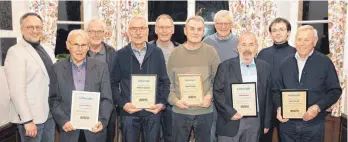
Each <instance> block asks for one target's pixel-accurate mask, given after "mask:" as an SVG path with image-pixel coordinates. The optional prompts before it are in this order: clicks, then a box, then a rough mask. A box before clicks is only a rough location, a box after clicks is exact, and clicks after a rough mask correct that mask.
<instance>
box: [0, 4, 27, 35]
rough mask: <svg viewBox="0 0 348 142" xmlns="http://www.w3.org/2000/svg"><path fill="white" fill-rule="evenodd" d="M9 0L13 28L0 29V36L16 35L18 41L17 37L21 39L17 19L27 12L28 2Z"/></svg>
mask: <svg viewBox="0 0 348 142" xmlns="http://www.w3.org/2000/svg"><path fill="white" fill-rule="evenodd" d="M11 1H12V4H11V7H12V24H13V30H12V31H9V30H0V37H17V41H18V40H19V39H21V31H20V24H19V19H20V18H21V16H22V15H23V14H25V13H27V12H29V2H28V1H18V0H11Z"/></svg>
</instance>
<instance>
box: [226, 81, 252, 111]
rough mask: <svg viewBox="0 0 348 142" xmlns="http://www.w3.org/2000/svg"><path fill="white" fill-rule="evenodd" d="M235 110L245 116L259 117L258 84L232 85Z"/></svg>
mask: <svg viewBox="0 0 348 142" xmlns="http://www.w3.org/2000/svg"><path fill="white" fill-rule="evenodd" d="M231 88H232V89H231V90H232V104H233V106H232V107H233V108H234V109H235V110H237V111H238V112H239V113H240V114H242V115H243V117H244V116H251V117H254V116H257V100H256V99H257V98H256V97H257V96H256V83H255V82H245V83H232V84H231Z"/></svg>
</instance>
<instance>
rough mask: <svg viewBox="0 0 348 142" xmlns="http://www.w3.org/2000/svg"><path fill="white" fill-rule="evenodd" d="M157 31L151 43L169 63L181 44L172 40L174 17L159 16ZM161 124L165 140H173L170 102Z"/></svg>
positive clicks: (156, 25) (167, 141)
mask: <svg viewBox="0 0 348 142" xmlns="http://www.w3.org/2000/svg"><path fill="white" fill-rule="evenodd" d="M155 33H156V35H157V39H156V40H154V41H151V42H150V43H152V44H155V45H157V47H159V48H161V49H162V52H163V55H164V59H165V61H166V64H167V63H168V58H169V55H170V53H172V51H173V50H174V48H175V47H177V46H179V43H177V42H175V41H172V40H171V38H172V35H173V34H174V22H173V19H172V17H170V16H169V15H167V14H162V15H160V16H158V17H157V19H156V24H155ZM161 124H162V130H163V138H164V141H165V142H171V141H172V106H171V105H170V104H167V106H166V109H165V110H164V111H163V113H162V119H161Z"/></svg>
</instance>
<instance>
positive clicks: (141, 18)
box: [128, 15, 148, 27]
mask: <svg viewBox="0 0 348 142" xmlns="http://www.w3.org/2000/svg"><path fill="white" fill-rule="evenodd" d="M134 20H144V21H145V23H146V24H145V25H146V27H148V22H147V20H146V18H145V17H144V16H142V15H137V16H134V17H132V18H131V19H130V20H129V23H128V25H130V23H132V22H133V21H134Z"/></svg>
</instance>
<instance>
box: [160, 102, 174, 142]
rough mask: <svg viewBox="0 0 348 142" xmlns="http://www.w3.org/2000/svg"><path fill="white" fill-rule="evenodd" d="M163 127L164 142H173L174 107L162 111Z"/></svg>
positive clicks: (167, 107)
mask: <svg viewBox="0 0 348 142" xmlns="http://www.w3.org/2000/svg"><path fill="white" fill-rule="evenodd" d="M161 125H162V131H163V139H164V142H172V141H173V139H172V107H171V106H170V105H167V106H166V109H165V110H164V111H162V119H161Z"/></svg>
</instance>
